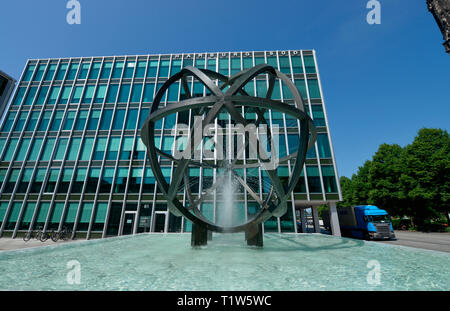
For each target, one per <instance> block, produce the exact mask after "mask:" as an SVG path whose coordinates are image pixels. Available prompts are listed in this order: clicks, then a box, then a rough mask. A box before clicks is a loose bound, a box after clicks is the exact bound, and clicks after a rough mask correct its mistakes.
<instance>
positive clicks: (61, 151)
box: [53, 138, 69, 161]
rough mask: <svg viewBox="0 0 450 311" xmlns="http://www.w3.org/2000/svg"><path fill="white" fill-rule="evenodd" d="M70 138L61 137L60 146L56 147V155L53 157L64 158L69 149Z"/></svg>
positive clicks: (56, 158) (54, 158) (60, 159)
mask: <svg viewBox="0 0 450 311" xmlns="http://www.w3.org/2000/svg"><path fill="white" fill-rule="evenodd" d="M68 140H69V139H68V138H59V141H58V147H57V148H56V153H55V156H54V157H53V160H56V161H62V160H64V156H65V154H66V150H67V142H68Z"/></svg>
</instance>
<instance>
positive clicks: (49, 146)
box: [41, 138, 56, 161]
mask: <svg viewBox="0 0 450 311" xmlns="http://www.w3.org/2000/svg"><path fill="white" fill-rule="evenodd" d="M55 142H56V139H55V138H47V141H46V143H45V147H44V152H43V153H42V157H41V161H50V158H51V156H52V152H53V147H54V146H55Z"/></svg>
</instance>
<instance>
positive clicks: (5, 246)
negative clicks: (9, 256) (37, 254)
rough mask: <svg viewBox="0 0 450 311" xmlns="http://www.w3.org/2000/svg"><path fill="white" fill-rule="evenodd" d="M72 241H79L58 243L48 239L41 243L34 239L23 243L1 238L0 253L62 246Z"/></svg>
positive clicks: (17, 240) (19, 240) (18, 239)
mask: <svg viewBox="0 0 450 311" xmlns="http://www.w3.org/2000/svg"><path fill="white" fill-rule="evenodd" d="M73 241H79V240H67V241H58V242H53V241H52V240H51V239H48V240H47V241H45V242H41V241H38V240H35V239H31V240H29V241H28V242H25V241H24V240H23V239H22V238H16V239H11V238H1V239H0V252H2V251H10V250H15V249H23V248H30V247H40V246H48V245H55V244H62V243H70V242H73Z"/></svg>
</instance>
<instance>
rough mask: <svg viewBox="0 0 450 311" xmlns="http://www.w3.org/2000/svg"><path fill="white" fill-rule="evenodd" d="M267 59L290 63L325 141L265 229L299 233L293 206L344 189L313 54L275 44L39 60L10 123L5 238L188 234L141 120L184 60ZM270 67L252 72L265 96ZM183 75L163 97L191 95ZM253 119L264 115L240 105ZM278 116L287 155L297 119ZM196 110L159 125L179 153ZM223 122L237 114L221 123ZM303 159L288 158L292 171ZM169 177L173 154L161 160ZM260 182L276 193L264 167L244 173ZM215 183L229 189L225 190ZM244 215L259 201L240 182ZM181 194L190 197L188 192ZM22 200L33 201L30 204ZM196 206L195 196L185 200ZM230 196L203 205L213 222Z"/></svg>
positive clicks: (2, 140) (219, 64)
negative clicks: (49, 233)
mask: <svg viewBox="0 0 450 311" xmlns="http://www.w3.org/2000/svg"><path fill="white" fill-rule="evenodd" d="M260 63H267V64H269V65H271V66H274V67H275V68H276V69H278V70H279V71H281V72H283V73H285V74H286V75H287V76H288V77H289V78H290V79H292V81H293V83H294V84H295V85H296V86H297V88H298V89H299V91H300V92H301V94H302V95H303V97H304V101H305V102H304V105H305V106H304V109H305V110H306V112H307V113H308V114H309V115H310V116H311V117H312V118H313V119H314V123H315V125H316V127H317V129H318V139H317V142H316V144H315V146H314V148H312V149H311V150H310V151H309V152H308V155H307V161H306V164H305V168H304V170H303V172H302V177H301V180H300V182H299V183H298V185H297V186H296V187H295V191H294V193H293V194H292V197H291V199H290V200H289V202H288V203H289V207H290V208H288V212H287V214H286V215H284V216H283V217H280V218H276V217H272V218H271V219H269V220H268V221H267V222H266V223H265V225H264V230H265V231H267V232H296V227H297V225H296V222H295V219H296V216H295V208H296V206H297V205H298V204H302V205H304V206H313V205H319V204H323V203H326V202H336V201H338V200H339V198H340V193H339V192H340V189H339V185H338V179H337V171H336V165H335V160H334V154H333V149H332V144H331V141H330V135H329V130H328V121H327V117H326V110H325V105H324V102H323V94H322V89H321V84H320V77H319V74H318V68H317V61H316V57H315V52H314V51H310V50H305V51H299V50H297V51H278V52H275V51H265V52H227V53H202V54H167V55H145V56H123V57H100V58H70V59H43V60H30V61H28V63H27V64H26V68H25V70H24V74H23V76H22V78H21V80H20V82H19V85H18V88H17V91H16V93H15V95H14V97H13V101H12V105H11V106H10V108H9V110H8V111H7V114H6V117H5V118H4V121H3V124H2V125H1V132H0V166H1V168H0V184H1V188H0V226H1V227H0V236H13V237H16V236H20V235H23V234H25V232H26V231H28V230H31V229H38V228H43V229H46V230H52V229H55V230H57V229H62V228H63V227H69V229H71V230H73V231H74V235H75V237H77V238H88V239H89V238H100V237H108V236H116V235H122V234H132V233H141V232H189V231H190V230H191V223H190V222H189V221H187V220H185V219H183V218H181V217H175V216H174V215H172V214H171V213H170V212H169V211H168V209H167V204H166V202H165V200H164V197H163V196H162V194H161V193H160V191H159V189H158V187H157V185H156V182H155V178H154V176H153V174H152V171H151V169H150V168H149V165H148V163H147V162H148V160H147V155H146V148H145V146H144V145H143V143H142V141H141V139H140V128H141V127H142V124H143V122H144V121H145V119H146V117H147V115H148V111H149V108H150V105H151V102H152V100H153V97H154V95H155V92H156V91H157V90H158V89H159V87H160V86H161V85H162V84H163V83H164V82H165V81H166V80H167V79H168V77H170V76H171V75H173V74H175V73H177V72H179V71H180V70H181V68H183V67H185V66H195V67H197V68H202V69H210V70H214V71H218V72H220V73H222V74H224V75H228V76H230V75H233V74H235V73H237V72H239V71H241V70H243V69H246V68H250V67H252V66H254V65H257V64H260ZM190 79H191V80H188V84H189V89H190V90H191V92H192V96H204V95H207V94H208V92H207V90H206V88H204V87H203V86H202V85H201V84H200V83H198V81H194V80H193V79H192V78H190ZM267 86H268V79H267V77H266V76H265V75H261V76H258V77H257V78H255V79H254V80H253V81H251V82H250V83H249V84H248V85H247V86H246V87H245V91H246V92H247V93H249V94H250V95H253V96H262V97H265V94H266V92H267ZM184 92H185V90H184V89H183V87H181V85H180V84H179V83H178V84H174V86H173V87H171V88H169V90H168V91H167V93H166V95H165V96H164V98H163V100H162V101H161V103H164V105H167V104H170V103H171V102H175V101H178V100H179V99H184V98H186V94H184ZM272 98H273V99H278V100H283V101H284V102H286V103H288V104H292V105H293V104H294V102H293V99H292V94H291V93H290V91H289V90H288V88H287V87H286V86H284V85H282V84H281V83H280V81H277V83H276V87H275V89H274V92H273V95H272ZM242 109H243V111H242V112H243V114H245V115H246V116H247V117H248V118H251V117H252V116H253V117H254V118H256V116H255V114H254V113H253V112H252V111H246V110H245V109H247V108H245V107H242ZM265 116H266V118H267V120H268V122H270V125H274V124H276V125H279V126H280V127H281V129H282V133H281V138H280V148H282V149H283V150H280V152H281V155H282V156H285V155H287V154H290V153H292V152H295V151H296V149H297V148H298V137H299V136H298V135H299V124H298V122H297V120H295V119H293V118H291V117H289V116H287V115H284V114H283V113H280V112H277V111H270V110H269V111H267V112H266V114H265ZM189 120H190V117H189V114H186V113H177V114H174V115H170V116H167V117H166V118H165V119H163V120H162V121H161V122H158V123H157V124H156V126H155V129H156V135H155V136H156V138H155V144H156V145H157V146H159V147H160V148H161V149H162V150H163V151H166V152H169V153H171V151H172V150H173V148H174V142H176V141H178V140H177V139H176V138H175V137H174V136H171V129H172V128H174V127H175V126H176V125H177V124H179V123H186V124H187V123H189ZM216 122H217V123H218V124H219V125H221V126H225V125H226V124H227V123H230V122H232V121H231V120H230V119H229V118H228V117H220V116H219V118H218V120H217V121H216ZM293 165H294V163H293V161H292V160H291V161H289V162H287V163H285V164H284V165H283V166H280V167H279V168H278V174H279V176H280V177H281V179H282V180H286V179H288V178H289V173H290V172H291V170H292V168H293ZM161 166H162V169H163V174H164V176H165V177H166V179H167V180H168V181H170V178H171V174H172V173H173V171H174V167H173V163H171V162H170V161H167V160H165V159H161ZM239 174H240V175H241V178H242V179H244V180H245V181H246V182H247V184H248V185H249V187H250V188H251V189H254V190H255V191H260V192H261V193H267V192H268V191H269V190H270V182H268V180H269V179H268V176H267V174H265V172H263V171H260V170H259V169H246V170H242V172H240V173H239ZM190 178H191V179H192V182H193V186H192V190H193V191H194V192H199V191H202V189H203V188H205V187H207V185H210V184H212V182H214V180H215V178H216V173H214V172H213V171H212V170H211V171H209V170H207V169H193V170H192V171H191V172H190ZM217 191H220V190H219V189H218V190H217ZM238 192H239V202H238V203H237V204H238V205H239V207H240V208H241V211H242V213H240V214H239V215H238V217H240V218H242V220H246V219H249V218H250V217H252V215H254V214H255V213H257V209H258V206H257V205H255V204H254V203H253V202H250V200H249V198H250V196H249V195H248V193H247V191H246V189H244V188H243V187H241V188H240V189H239V190H238ZM179 196H180V198H181V199H182V200H183V202H186V200H187V198H186V193H185V192H184V190H183V189H180V191H179ZM22 203H23V204H22ZM186 204H187V203H186ZM220 205H221V202H218V201H211V202H204V203H203V204H202V211H203V213H204V215H205V217H207V218H209V219H211V220H215V217H216V216H217V214H218V210H219V208H220Z"/></svg>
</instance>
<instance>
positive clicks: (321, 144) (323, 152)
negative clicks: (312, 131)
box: [317, 134, 331, 158]
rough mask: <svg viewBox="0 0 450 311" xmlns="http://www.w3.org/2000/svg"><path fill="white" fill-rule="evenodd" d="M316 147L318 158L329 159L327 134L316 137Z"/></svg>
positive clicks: (329, 150)
mask: <svg viewBox="0 0 450 311" xmlns="http://www.w3.org/2000/svg"><path fill="white" fill-rule="evenodd" d="M317 146H318V148H319V156H320V158H331V148H330V143H329V141H328V135H327V134H318V135H317Z"/></svg>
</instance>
